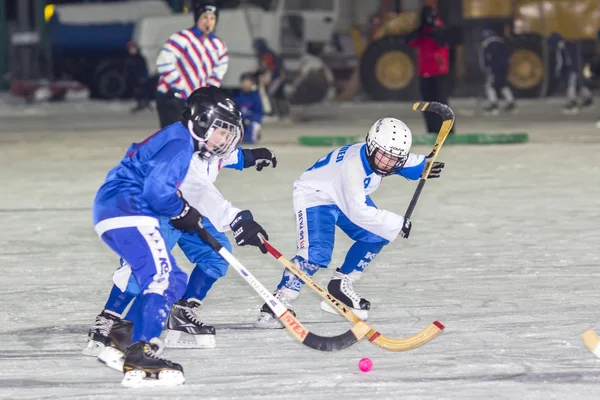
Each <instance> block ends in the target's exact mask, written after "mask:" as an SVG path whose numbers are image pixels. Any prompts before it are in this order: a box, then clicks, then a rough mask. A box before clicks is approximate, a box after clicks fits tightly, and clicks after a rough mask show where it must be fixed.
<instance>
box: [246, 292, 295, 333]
mask: <svg viewBox="0 0 600 400" xmlns="http://www.w3.org/2000/svg"><path fill="white" fill-rule="evenodd" d="M285 291H286V290H285V289H281V290H276V291H275V293H273V296H275V298H276V299H277V300H279V301H280V302H281V303H282V304H283V305H284V306H285V307H286V308H287V309H288V310H289V311H290V312H291V313H292V314H294V316H295V315H296V313H295V312H294V310H293V309H292V300H291V299H290V296H289V295H288V294H286V293H285ZM287 292H290V290H287ZM290 294H291V295H292V296H294V295H295V296H294V297H298V293H297V292H294V293H293V294H292V293H290ZM253 326H254V327H255V328H258V329H283V328H284V326H283V324H282V323H281V322H279V320H278V319H277V317H276V316H275V314H273V311H272V310H271V309H270V308H269V306H267V304H266V303H265V304H263V306H262V308H261V309H260V315H259V316H258V319H257V320H256V321H255V322H254V325H253Z"/></svg>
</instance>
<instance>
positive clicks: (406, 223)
mask: <svg viewBox="0 0 600 400" xmlns="http://www.w3.org/2000/svg"><path fill="white" fill-rule="evenodd" d="M410 228H412V222H410V219H408V218H404V223H403V224H402V229H401V230H400V237H403V238H404V239H408V235H410Z"/></svg>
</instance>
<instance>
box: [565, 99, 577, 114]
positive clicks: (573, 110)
mask: <svg viewBox="0 0 600 400" xmlns="http://www.w3.org/2000/svg"><path fill="white" fill-rule="evenodd" d="M563 113H564V114H567V115H576V114H579V106H578V105H577V102H576V101H575V100H571V101H569V102H568V103H567V104H565V105H564V107H563Z"/></svg>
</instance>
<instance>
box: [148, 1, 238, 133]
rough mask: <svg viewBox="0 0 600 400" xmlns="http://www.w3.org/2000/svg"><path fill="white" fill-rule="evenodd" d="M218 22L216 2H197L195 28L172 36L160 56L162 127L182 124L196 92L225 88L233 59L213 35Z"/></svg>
mask: <svg viewBox="0 0 600 400" xmlns="http://www.w3.org/2000/svg"><path fill="white" fill-rule="evenodd" d="M217 18H218V9H217V7H216V6H215V5H213V3H212V2H206V1H201V2H197V3H196V4H195V5H194V24H195V25H194V26H193V27H192V28H189V29H185V30H183V31H180V32H176V33H174V34H173V35H171V37H170V38H169V40H167V43H165V45H164V46H163V48H162V51H161V52H160V54H159V55H158V59H157V60H156V66H157V68H158V72H159V74H160V78H159V80H158V86H157V94H156V108H157V110H158V118H159V120H160V126H161V127H163V128H164V127H165V126H167V125H171V124H172V123H174V122H177V121H179V120H181V115H182V113H183V108H184V106H185V99H187V97H188V96H189V95H190V94H191V93H192V92H193V91H194V90H195V89H198V88H200V87H203V86H217V87H219V86H221V80H222V79H223V76H224V75H225V73H226V72H227V66H228V63H229V56H228V54H227V46H226V45H225V43H224V42H223V41H222V40H221V39H219V38H218V37H217V36H216V35H215V34H214V33H213V31H214V30H215V25H216V24H217Z"/></svg>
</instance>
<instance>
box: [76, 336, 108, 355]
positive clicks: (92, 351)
mask: <svg viewBox="0 0 600 400" xmlns="http://www.w3.org/2000/svg"><path fill="white" fill-rule="evenodd" d="M102 350H104V343H101V342H98V341H96V340H92V339H90V340H88V342H87V345H86V346H85V347H84V348H83V350H81V354H83V355H84V356H90V357H98V356H99V355H100V353H102Z"/></svg>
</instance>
